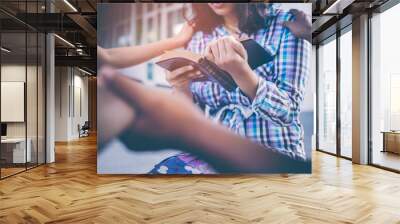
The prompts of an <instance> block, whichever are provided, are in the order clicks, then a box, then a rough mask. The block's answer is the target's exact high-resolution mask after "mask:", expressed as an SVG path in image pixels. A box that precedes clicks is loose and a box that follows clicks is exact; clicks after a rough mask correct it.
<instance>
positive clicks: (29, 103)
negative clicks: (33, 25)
mask: <svg viewBox="0 0 400 224" xmlns="http://www.w3.org/2000/svg"><path fill="white" fill-rule="evenodd" d="M27 38H28V42H27V43H28V51H27V52H28V55H27V56H28V57H27V59H28V63H27V76H26V78H27V79H26V91H27V94H26V118H27V121H26V125H27V143H28V147H27V149H28V151H30V152H31V153H30V154H28V155H29V156H30V159H29V160H28V163H27V166H28V168H30V167H34V166H36V165H37V160H38V159H37V158H38V154H37V148H38V147H37V132H38V124H37V121H38V120H37V114H38V113H37V112H38V111H37V110H38V107H37V103H38V102H37V97H38V92H37V91H38V89H37V80H38V78H37V76H38V67H37V64H38V55H37V54H38V49H37V46H38V35H37V33H36V32H30V33H28V34H27Z"/></svg>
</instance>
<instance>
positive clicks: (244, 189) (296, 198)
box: [0, 137, 400, 224]
mask: <svg viewBox="0 0 400 224" xmlns="http://www.w3.org/2000/svg"><path fill="white" fill-rule="evenodd" d="M56 156H57V162H56V163H55V164H51V165H46V166H42V167H39V168H36V169H33V170H30V171H28V172H26V173H22V174H19V175H17V176H14V177H11V178H8V179H5V180H3V181H0V223H43V222H48V223H213V224H214V223H374V224H375V223H400V175H398V174H395V173H390V172H386V171H383V170H380V169H377V168H373V167H368V166H358V165H352V164H351V163H350V162H349V161H347V160H343V159H337V158H335V157H332V156H329V155H325V154H322V153H317V152H315V153H314V155H313V174H312V175H290V176H289V177H282V176H279V175H273V176H271V175H265V176H260V175H259V176H248V175H244V176H225V177H222V176H219V177H204V176H203V177H199V176H197V177H161V178H160V177H146V176H127V175H121V176H99V175H97V174H96V140H95V138H94V137H91V138H85V139H84V140H81V141H77V142H71V143H69V144H59V145H57V154H56Z"/></svg>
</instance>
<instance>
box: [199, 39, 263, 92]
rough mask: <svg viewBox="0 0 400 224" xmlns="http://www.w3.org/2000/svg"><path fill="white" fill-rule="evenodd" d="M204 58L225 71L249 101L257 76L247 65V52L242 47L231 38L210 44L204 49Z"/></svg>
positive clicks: (255, 85)
mask: <svg viewBox="0 0 400 224" xmlns="http://www.w3.org/2000/svg"><path fill="white" fill-rule="evenodd" d="M205 56H206V58H207V59H209V60H211V61H213V62H214V63H215V64H216V65H217V66H218V67H220V68H221V69H223V70H225V71H227V72H228V73H229V74H230V75H231V76H232V78H233V79H234V80H235V82H236V83H237V84H238V86H239V88H240V89H241V90H242V91H243V92H244V93H245V94H246V95H247V96H248V97H250V99H254V97H255V96H256V93H257V87H258V76H257V75H256V74H255V73H254V72H253V70H252V69H251V68H250V66H249V64H248V63H247V57H248V56H247V52H246V49H245V48H244V47H243V45H242V44H241V43H240V42H239V41H238V40H236V39H235V38H233V37H232V36H228V37H223V38H220V39H218V40H216V41H213V42H211V43H210V44H209V45H208V46H207V48H206V54H205Z"/></svg>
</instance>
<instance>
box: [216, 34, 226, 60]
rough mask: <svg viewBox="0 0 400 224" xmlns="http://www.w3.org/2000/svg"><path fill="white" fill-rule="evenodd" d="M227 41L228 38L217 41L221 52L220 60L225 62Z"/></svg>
mask: <svg viewBox="0 0 400 224" xmlns="http://www.w3.org/2000/svg"><path fill="white" fill-rule="evenodd" d="M225 40H226V38H222V39H220V40H218V41H217V47H218V52H219V58H218V59H219V60H220V61H221V60H223V59H224V58H225V57H226V49H225Z"/></svg>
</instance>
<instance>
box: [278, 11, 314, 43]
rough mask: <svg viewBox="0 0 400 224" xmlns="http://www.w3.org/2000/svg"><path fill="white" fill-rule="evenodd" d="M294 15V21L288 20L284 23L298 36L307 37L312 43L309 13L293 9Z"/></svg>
mask: <svg viewBox="0 0 400 224" xmlns="http://www.w3.org/2000/svg"><path fill="white" fill-rule="evenodd" d="M290 12H291V13H292V14H293V15H294V17H295V20H294V21H286V22H284V23H283V25H284V26H285V27H287V28H288V29H289V30H290V31H291V32H292V33H293V34H294V35H295V36H296V37H298V38H301V39H305V40H307V41H308V42H310V43H311V22H309V21H308V19H307V15H306V14H305V13H304V12H302V11H299V10H297V9H291V10H290Z"/></svg>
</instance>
